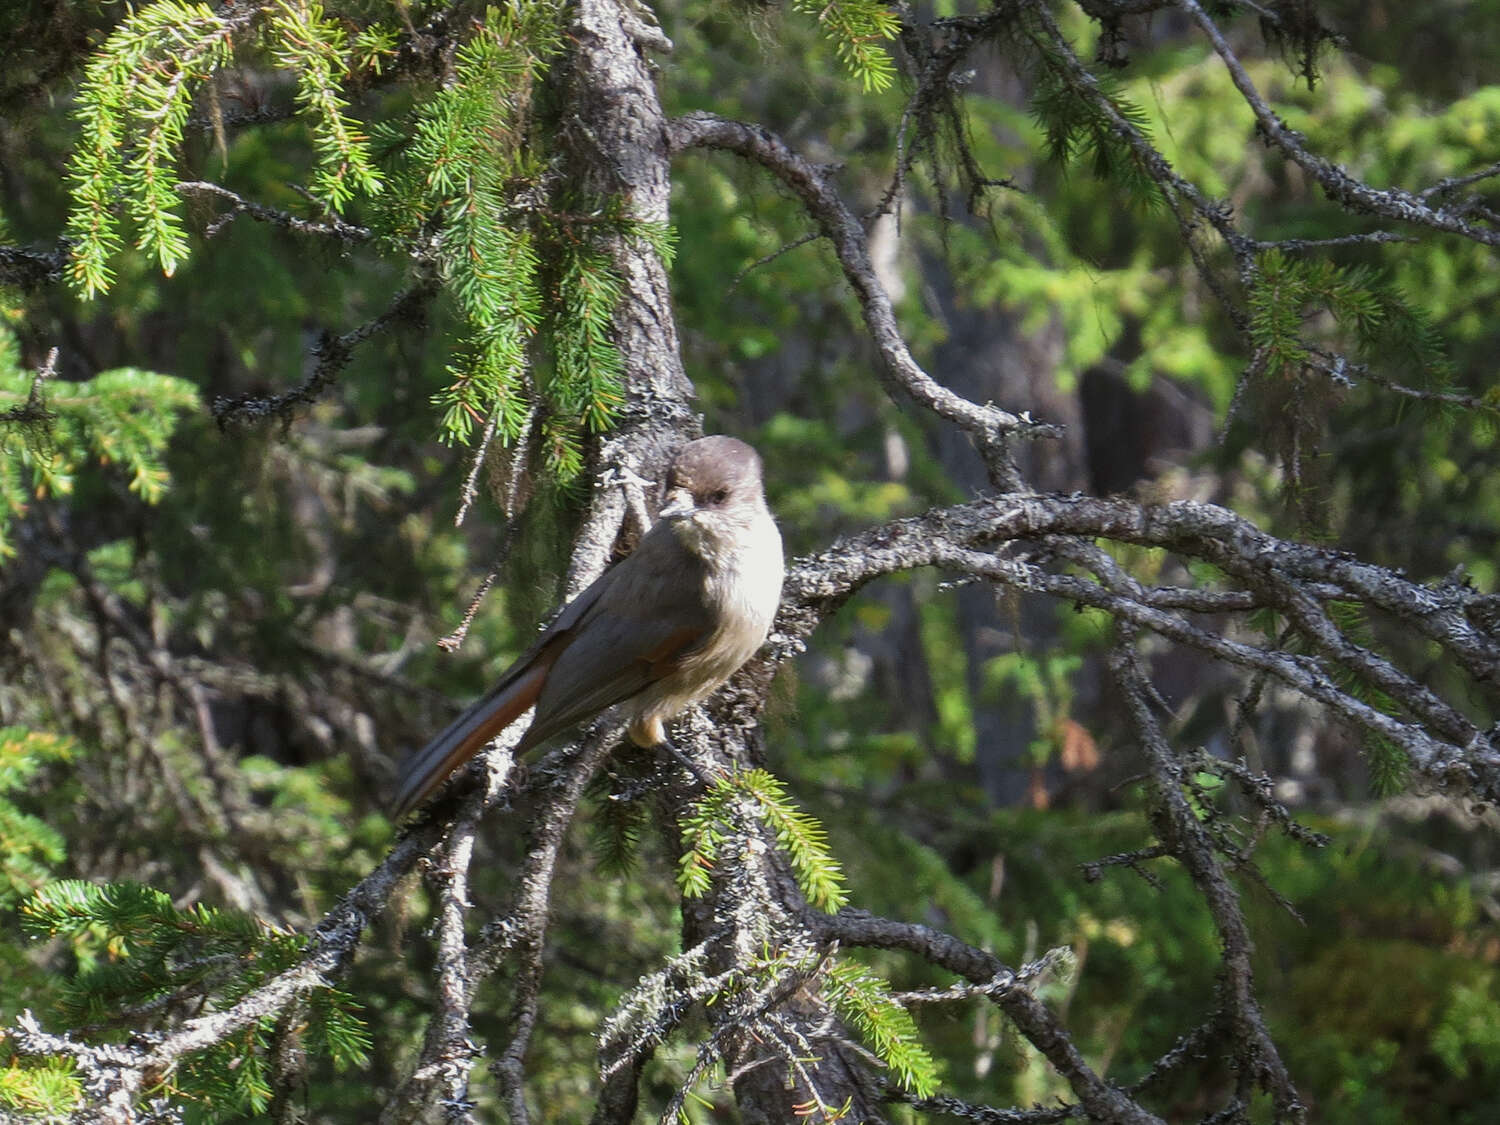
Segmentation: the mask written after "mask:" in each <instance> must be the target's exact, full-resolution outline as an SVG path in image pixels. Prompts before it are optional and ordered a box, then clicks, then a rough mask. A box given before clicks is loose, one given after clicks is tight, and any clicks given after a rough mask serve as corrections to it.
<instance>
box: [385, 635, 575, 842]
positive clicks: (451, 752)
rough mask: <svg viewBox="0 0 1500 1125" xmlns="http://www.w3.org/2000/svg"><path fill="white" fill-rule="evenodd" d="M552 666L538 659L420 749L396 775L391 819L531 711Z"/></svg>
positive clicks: (411, 807) (414, 806)
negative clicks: (396, 787)
mask: <svg viewBox="0 0 1500 1125" xmlns="http://www.w3.org/2000/svg"><path fill="white" fill-rule="evenodd" d="M551 663H552V662H551V661H550V660H545V659H539V660H535V661H533V662H532V664H531V666H530V667H528V668H526V669H525V670H524V671H522V672H521V673H520V674H519V675H517V676H515V677H513V678H512V677H507V679H506V681H505V682H504V683H503V684H502V686H500V687H499V688H497V689H496V690H495V691H493V692H491V693H490V694H489V695H487V696H485V697H484V698H483V699H481V700H479V701H478V702H477V703H475V704H474V705H473V706H471V707H470V708H469V709H468V710H467V711H465V712H464V713H463V714H462V715H460V716H459V717H458V718H457V719H455V720H453V722H452V723H450V724H449V726H448V728H447V729H446V730H445V731H443V733H442V734H440V735H438V736H437V737H436V738H434V739H433V740H432V741H431V742H429V743H428V744H427V745H426V746H425V747H423V748H422V750H421V751H419V752H418V753H417V754H416V755H414V756H413V757H412V758H411V760H410V761H408V762H407V763H406V765H405V766H404V767H402V770H401V786H400V788H399V789H398V790H397V793H396V801H395V804H394V805H393V806H392V810H391V816H392V818H393V819H396V820H399V819H400V818H401V817H403V816H405V815H406V814H407V813H409V812H411V810H412V809H414V808H416V807H417V806H418V805H420V804H421V803H422V802H423V801H425V800H426V799H427V798H428V797H429V796H431V794H432V792H433V791H434V790H435V789H437V787H438V786H439V785H441V784H442V783H443V782H444V781H446V780H447V778H448V775H449V774H451V773H452V772H453V771H454V770H456V769H458V767H459V766H461V765H463V764H464V763H465V762H467V761H468V760H469V759H470V758H472V757H473V756H474V755H475V754H476V753H478V752H479V750H480V748H481V747H483V746H484V745H485V743H487V742H489V741H490V739H492V738H494V737H495V736H496V735H497V734H499V733H500V732H501V731H502V730H504V729H505V728H506V727H508V726H510V724H511V723H513V722H515V721H516V720H517V719H518V718H520V717H521V715H522V713H524V712H525V710H526V709H527V708H528V707H530V706H532V705H533V704H534V703H535V702H536V700H537V696H538V695H540V694H541V692H542V685H543V684H544V683H546V681H547V672H548V669H549V668H550V667H551Z"/></svg>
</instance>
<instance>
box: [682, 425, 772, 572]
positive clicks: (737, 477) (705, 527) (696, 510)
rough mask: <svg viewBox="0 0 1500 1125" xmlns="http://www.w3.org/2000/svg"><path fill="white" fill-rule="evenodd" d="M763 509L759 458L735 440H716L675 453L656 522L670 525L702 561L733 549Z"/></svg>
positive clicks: (704, 440) (702, 440) (693, 443)
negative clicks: (664, 499) (713, 554)
mask: <svg viewBox="0 0 1500 1125" xmlns="http://www.w3.org/2000/svg"><path fill="white" fill-rule="evenodd" d="M765 510H766V500H765V493H764V490H763V486H762V483H761V467H760V455H759V454H758V453H756V452H755V450H753V449H751V448H750V446H748V445H746V444H745V443H744V442H742V441H740V440H739V439H738V438H732V437H723V436H715V437H706V438H699V439H698V440H697V441H690V442H688V443H687V444H686V445H684V446H683V447H682V448H681V449H679V450H678V451H677V456H676V457H674V458H673V459H672V467H671V469H669V470H668V472H667V495H666V503H665V504H664V505H663V506H662V509H661V511H660V512H659V513H658V518H659V519H662V520H666V521H669V522H670V524H671V527H672V530H673V531H674V532H676V534H677V537H678V538H679V539H680V540H681V541H682V543H683V545H684V546H686V547H688V548H689V549H691V550H693V551H694V552H696V553H698V554H702V555H705V556H706V555H708V554H709V553H717V552H718V551H721V550H732V549H734V544H735V542H736V540H737V539H738V537H739V536H740V535H741V534H742V533H743V532H744V531H746V530H748V529H749V528H750V527H751V525H752V524H754V523H755V522H756V521H757V520H758V519H760V518H762V516H763V515H764V514H765Z"/></svg>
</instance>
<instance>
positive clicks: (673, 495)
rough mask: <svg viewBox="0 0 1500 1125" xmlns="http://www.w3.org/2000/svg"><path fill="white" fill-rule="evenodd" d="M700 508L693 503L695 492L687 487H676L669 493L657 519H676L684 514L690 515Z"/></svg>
mask: <svg viewBox="0 0 1500 1125" xmlns="http://www.w3.org/2000/svg"><path fill="white" fill-rule="evenodd" d="M697 510H698V509H697V507H696V506H695V505H694V504H693V494H692V493H691V492H689V491H688V490H687V489H685V488H674V489H672V491H671V492H669V493H667V502H666V503H665V504H664V505H662V509H661V511H660V512H658V513H657V514H656V518H657V519H663V520H676V519H681V518H682V517H683V516H690V515H692V514H693V513H694V512H696V511H697Z"/></svg>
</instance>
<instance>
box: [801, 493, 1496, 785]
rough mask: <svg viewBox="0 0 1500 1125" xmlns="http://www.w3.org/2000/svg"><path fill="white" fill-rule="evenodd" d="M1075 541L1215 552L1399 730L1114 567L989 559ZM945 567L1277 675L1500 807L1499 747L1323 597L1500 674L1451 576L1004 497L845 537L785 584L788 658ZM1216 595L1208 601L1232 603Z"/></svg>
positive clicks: (1218, 523)
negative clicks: (834, 617)
mask: <svg viewBox="0 0 1500 1125" xmlns="http://www.w3.org/2000/svg"><path fill="white" fill-rule="evenodd" d="M1049 536H1052V537H1073V538H1074V539H1079V540H1082V541H1083V542H1085V543H1086V542H1087V541H1089V540H1092V539H1094V538H1107V539H1112V540H1115V541H1117V542H1122V543H1133V544H1138V545H1142V546H1152V547H1165V548H1168V549H1170V550H1173V551H1176V552H1178V553H1180V554H1184V555H1187V556H1189V557H1195V558H1202V559H1206V560H1207V561H1209V562H1212V563H1213V564H1214V565H1215V566H1217V567H1219V568H1220V569H1221V570H1223V571H1224V572H1225V573H1226V574H1227V575H1229V576H1230V577H1231V578H1232V579H1233V580H1235V581H1239V582H1243V583H1244V584H1245V586H1246V588H1247V590H1248V592H1249V593H1251V594H1252V595H1253V596H1254V599H1255V601H1256V603H1257V604H1263V605H1269V606H1272V607H1275V608H1277V609H1278V610H1280V611H1281V612H1284V613H1286V614H1287V616H1288V617H1289V618H1290V620H1291V622H1292V623H1293V624H1294V625H1295V626H1296V628H1297V630H1298V631H1299V632H1302V633H1304V634H1306V635H1307V636H1308V638H1309V639H1311V640H1312V641H1314V643H1315V644H1316V645H1317V646H1318V647H1319V648H1320V649H1322V651H1323V652H1324V653H1326V654H1327V655H1328V656H1330V657H1332V658H1333V659H1335V660H1337V661H1339V662H1340V663H1342V664H1344V665H1345V666H1347V667H1349V668H1350V669H1352V670H1354V671H1355V672H1357V673H1358V674H1359V675H1360V676H1361V677H1364V678H1365V679H1366V680H1367V681H1368V682H1369V683H1372V684H1374V685H1376V686H1379V687H1380V688H1381V689H1382V690H1384V691H1386V692H1387V693H1388V694H1390V695H1391V696H1392V698H1394V699H1396V700H1398V701H1400V704H1401V705H1402V706H1404V707H1406V708H1407V709H1408V711H1409V712H1410V713H1411V714H1412V716H1413V717H1414V718H1415V719H1416V720H1417V721H1415V722H1407V721H1402V720H1401V719H1398V718H1396V717H1393V716H1392V715H1389V714H1386V713H1385V712H1384V711H1382V710H1380V709H1378V708H1376V707H1374V706H1372V705H1371V704H1369V703H1367V702H1365V701H1364V700H1362V699H1359V698H1358V697H1357V696H1355V695H1353V694H1351V693H1350V692H1349V691H1348V690H1346V689H1345V688H1344V687H1343V686H1341V685H1340V684H1339V683H1338V681H1337V680H1336V679H1335V678H1334V677H1333V676H1332V675H1330V673H1329V672H1328V670H1326V669H1325V668H1324V667H1323V665H1322V664H1321V663H1320V662H1319V661H1317V660H1315V659H1312V658H1310V657H1307V656H1302V655H1295V654H1292V653H1288V652H1285V651H1280V650H1279V649H1277V648H1259V647H1256V646H1254V645H1249V644H1245V643H1243V642H1239V641H1234V640H1231V639H1229V638H1227V637H1225V636H1224V635H1222V633H1220V632H1218V631H1215V630H1211V629H1206V628H1203V627H1201V626H1199V625H1196V624H1194V623H1192V622H1190V621H1188V620H1187V619H1185V618H1183V617H1182V616H1180V614H1178V613H1174V612H1171V611H1170V610H1168V609H1165V608H1161V605H1162V604H1163V603H1165V602H1168V601H1171V600H1180V601H1184V602H1187V603H1188V604H1189V608H1195V607H1194V606H1193V604H1192V603H1193V602H1194V600H1195V599H1194V598H1191V597H1185V598H1181V599H1175V598H1164V597H1162V596H1161V595H1159V594H1157V593H1155V592H1152V591H1146V590H1143V589H1142V588H1141V587H1140V586H1139V584H1137V583H1135V581H1134V580H1133V579H1130V578H1129V577H1128V576H1127V575H1124V574H1123V572H1122V571H1118V570H1114V571H1111V570H1108V569H1105V568H1102V567H1101V569H1102V570H1103V573H1102V574H1101V576H1100V577H1101V581H1102V583H1103V584H1102V585H1101V584H1100V583H1098V582H1093V581H1089V580H1087V579H1085V578H1081V577H1077V576H1074V575H1069V574H1056V573H1051V572H1049V571H1046V570H1043V569H1042V568H1041V567H1039V566H1037V565H1034V564H1031V563H1024V562H1018V561H1016V560H1014V559H1004V558H1000V557H998V556H996V555H994V554H991V553H988V551H990V550H993V548H994V547H995V546H997V545H999V544H1001V543H1005V542H1010V541H1015V540H1024V541H1036V540H1042V541H1045V540H1047V539H1048V537H1049ZM931 565H944V566H948V567H950V568H952V569H955V570H958V571H959V572H961V573H966V574H974V575H979V576H982V577H985V578H988V579H990V580H993V581H999V582H1002V583H1003V584H1005V585H1009V586H1014V587H1016V588H1019V589H1026V590H1033V591H1036V592H1040V593H1046V594H1050V595H1052V596H1054V597H1060V598H1064V599H1067V600H1071V601H1077V602H1080V603H1082V604H1085V605H1091V606H1095V607H1097V608H1100V609H1103V610H1105V611H1106V612H1109V613H1111V614H1112V615H1114V616H1116V617H1117V618H1119V619H1121V620H1124V621H1128V622H1130V623H1132V624H1134V625H1136V626H1139V627H1142V628H1147V629H1150V630H1152V631H1153V632H1157V633H1160V634H1162V635H1163V636H1166V637H1168V638H1169V639H1172V640H1174V641H1177V642H1179V643H1182V644H1187V645H1190V646H1192V647H1195V648H1199V649H1202V650H1203V651H1206V652H1209V653H1211V654H1212V655H1214V656H1216V657H1218V658H1219V659H1222V660H1224V661H1226V662H1227V663H1230V664H1235V665H1239V666H1241V667H1245V668H1250V669H1253V670H1256V671H1260V672H1264V673H1267V674H1270V675H1272V676H1274V677H1276V678H1277V679H1278V680H1281V681H1282V682H1284V683H1287V684H1288V685H1290V686H1292V687H1294V688H1296V689H1297V690H1298V691H1300V692H1301V693H1302V694H1304V695H1306V696H1308V697H1309V698H1311V699H1314V700H1316V701H1317V702H1319V703H1322V704H1324V705H1326V706H1328V707H1329V708H1330V709H1331V710H1332V711H1333V712H1334V713H1335V714H1338V715H1340V716H1342V717H1344V718H1345V719H1348V720H1349V721H1351V722H1354V723H1355V724H1357V725H1359V726H1363V727H1365V728H1367V729H1370V730H1372V731H1375V732H1377V733H1379V734H1382V735H1384V736H1386V737H1389V738H1391V739H1392V740H1393V741H1395V742H1397V743H1398V744H1399V745H1401V746H1402V747H1403V748H1404V749H1405V750H1406V752H1407V754H1408V755H1409V756H1410V758H1411V760H1412V762H1413V763H1414V765H1415V766H1416V767H1417V769H1418V770H1420V771H1421V772H1423V773H1424V774H1426V775H1427V776H1428V777H1429V778H1430V779H1431V780H1433V781H1434V782H1436V783H1439V784H1452V785H1456V786H1457V787H1458V788H1459V789H1461V790H1462V791H1465V792H1469V793H1471V794H1473V795H1475V796H1478V797H1480V798H1481V799H1488V800H1495V799H1497V798H1500V747H1497V746H1496V745H1495V742H1494V739H1493V738H1492V737H1491V735H1490V734H1487V733H1485V732H1482V731H1480V730H1479V729H1478V728H1477V727H1475V726H1474V725H1473V724H1472V723H1471V722H1469V720H1468V719H1466V718H1465V717H1464V716H1463V715H1462V714H1460V713H1459V712H1458V711H1457V710H1456V709H1455V708H1453V707H1452V706H1450V705H1449V704H1447V703H1446V702H1445V701H1443V700H1442V699H1440V698H1438V697H1437V696H1436V695H1435V694H1434V693H1433V692H1432V691H1430V689H1428V688H1427V687H1425V686H1424V685H1422V684H1421V683H1419V682H1417V681H1416V680H1414V679H1412V678H1411V677H1410V676H1408V675H1406V674H1405V673H1403V672H1401V671H1400V670H1399V669H1397V668H1396V667H1395V666H1394V665H1393V664H1391V663H1390V661H1389V660H1387V659H1386V658H1384V657H1383V656H1380V655H1379V654H1377V653H1375V652H1372V651H1370V650H1368V649H1366V648H1364V647H1362V646H1360V645H1357V644H1355V643H1354V642H1352V641H1350V640H1349V639H1348V638H1347V637H1346V636H1345V635H1344V634H1343V633H1342V631H1340V630H1339V629H1338V628H1337V627H1336V626H1335V625H1334V624H1333V622H1332V620H1331V618H1330V617H1329V616H1328V613H1327V611H1326V610H1325V609H1324V608H1323V606H1322V604H1321V599H1325V598H1329V597H1333V598H1337V599H1340V600H1348V601H1356V602H1361V603H1364V604H1366V605H1368V606H1371V607H1374V608H1377V609H1379V610H1381V611H1382V612H1385V613H1388V614H1390V615H1392V616H1393V617H1395V618H1397V619H1398V620H1400V621H1402V622H1403V623H1404V624H1406V625H1407V626H1409V627H1410V628H1412V629H1413V630H1415V631H1416V632H1417V633H1419V634H1420V635H1422V636H1425V637H1427V638H1429V639H1431V640H1433V641H1435V642H1437V643H1438V644H1439V645H1441V646H1442V647H1443V649H1444V650H1445V651H1446V652H1447V653H1448V654H1449V655H1450V656H1451V657H1452V658H1453V659H1454V660H1455V661H1456V662H1457V663H1458V664H1459V665H1461V666H1462V667H1463V668H1464V669H1465V671H1466V672H1468V673H1469V674H1470V675H1471V676H1473V677H1474V679H1475V680H1476V681H1477V682H1478V683H1480V684H1483V685H1489V686H1494V685H1495V684H1496V683H1497V680H1500V638H1497V637H1496V636H1495V635H1492V634H1491V633H1489V632H1487V631H1486V630H1485V629H1484V628H1481V627H1480V626H1478V625H1476V624H1475V622H1474V621H1473V620H1471V618H1473V617H1479V616H1480V614H1478V613H1477V612H1476V610H1477V609H1479V608H1480V603H1481V602H1483V601H1484V600H1485V599H1484V598H1483V596H1482V595H1480V594H1479V593H1478V592H1477V591H1474V590H1472V589H1468V588H1467V587H1464V586H1461V585H1458V584H1456V583H1445V584H1443V585H1440V586H1437V587H1429V586H1421V585H1418V584H1416V583H1413V582H1410V581H1409V580H1407V579H1405V578H1403V577H1401V576H1400V575H1397V574H1395V573H1393V572H1391V571H1388V570H1385V569H1384V568H1381V567H1378V566H1374V565H1372V564H1369V563H1364V562H1361V561H1359V560H1357V559H1354V558H1353V557H1351V556H1349V555H1346V554H1343V553H1340V552H1337V551H1330V550H1326V549H1323V548H1319V547H1311V546H1307V545H1305V544H1299V543H1292V542H1288V541H1285V540H1279V539H1276V538H1275V537H1273V536H1270V535H1267V534H1266V533H1264V532H1262V531H1260V530H1259V529H1258V528H1256V527H1255V526H1254V525H1253V524H1251V523H1250V522H1249V521H1247V520H1244V519H1242V518H1241V517H1239V516H1238V515H1236V514H1235V513H1233V512H1230V511H1228V510H1227V509H1224V508H1220V507H1217V506H1215V505H1210V504H1197V503H1191V502H1185V501H1184V502H1179V503H1174V504H1169V505H1164V506H1160V507H1152V506H1143V505H1138V504H1135V503H1132V502H1130V501H1126V500H1098V499H1092V498H1087V497H1077V496H1039V495H1035V494H1031V495H1008V496H1000V497H996V498H994V499H992V500H985V501H977V502H975V503H972V504H965V505H957V506H955V507H952V508H944V509H937V510H935V511H932V512H929V513H927V514H926V515H924V516H919V517H913V518H911V519H908V520H898V521H894V522H892V523H889V524H885V525H883V526H881V527H880V528H877V529H873V530H872V531H870V532H866V533H863V534H861V535H857V536H852V537H849V538H847V539H845V540H841V541H840V542H838V543H836V544H835V545H834V546H833V547H832V548H830V550H828V551H826V552H824V553H822V554H820V555H818V556H815V557H814V558H812V559H808V560H804V561H803V562H801V563H799V564H798V565H796V566H795V567H794V568H793V569H792V570H791V572H790V573H789V575H788V580H787V584H786V592H785V598H784V601H783V607H782V614H781V617H780V618H779V621H778V633H777V634H776V638H777V641H778V648H777V654H778V655H777V658H778V659H784V658H785V656H786V655H788V654H789V653H790V652H791V651H793V650H795V649H796V648H797V647H798V646H799V645H800V643H801V639H802V638H803V637H805V636H807V635H808V634H810V633H811V632H812V630H813V629H814V628H815V627H816V626H817V624H818V623H819V622H820V621H821V620H822V618H823V617H824V616H826V615H827V614H828V613H830V612H832V611H833V609H835V608H837V606H838V605H840V604H842V602H843V601H844V600H846V599H847V598H848V597H849V596H850V595H851V594H852V593H853V592H854V591H855V590H857V589H858V588H859V587H860V586H862V585H864V584H865V583H867V582H869V581H871V580H873V579H874V578H877V577H879V576H881V575H884V574H890V573H894V572H896V571H900V570H908V569H912V568H914V567H919V566H931ZM1216 601H1217V599H1209V600H1208V601H1206V602H1199V603H1198V604H1199V605H1203V606H1213V607H1214V608H1217V609H1223V608H1228V607H1229V605H1231V604H1232V602H1229V601H1220V602H1218V604H1217V605H1215V602H1216Z"/></svg>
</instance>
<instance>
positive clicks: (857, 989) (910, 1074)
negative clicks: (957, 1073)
mask: <svg viewBox="0 0 1500 1125" xmlns="http://www.w3.org/2000/svg"><path fill="white" fill-rule="evenodd" d="M822 987H823V995H824V996H826V997H827V998H828V999H829V1000H830V1001H832V1003H833V1007H834V1010H835V1011H837V1012H838V1014H839V1016H840V1018H841V1019H843V1020H844V1021H845V1022H847V1023H848V1024H850V1025H851V1026H852V1027H854V1029H855V1030H856V1031H858V1032H859V1034H860V1036H861V1037H862V1038H863V1039H864V1040H865V1042H866V1043H868V1044H869V1046H870V1049H871V1050H872V1051H874V1052H875V1055H876V1057H878V1058H879V1059H880V1060H881V1061H882V1062H884V1063H885V1064H886V1066H888V1067H890V1068H891V1070H892V1071H893V1072H895V1075H896V1081H897V1082H898V1083H899V1084H900V1085H901V1086H902V1087H904V1088H905V1089H907V1090H910V1091H911V1092H912V1093H913V1094H915V1095H916V1096H917V1097H919V1098H925V1097H927V1096H928V1095H930V1094H932V1093H933V1092H935V1091H936V1089H937V1085H938V1067H937V1064H936V1063H935V1062H934V1061H933V1058H932V1055H931V1054H930V1053H928V1050H927V1048H926V1047H924V1046H923V1045H922V1040H921V1038H920V1036H919V1035H918V1032H917V1025H916V1024H915V1023H913V1022H912V1018H911V1013H910V1012H908V1011H907V1010H906V1009H905V1008H904V1007H903V1006H902V1005H901V1004H900V1003H899V1002H898V1001H897V1000H896V999H895V998H894V997H893V996H892V995H891V992H890V986H889V985H888V984H887V983H886V982H885V981H884V980H882V979H881V978H880V977H879V976H877V975H875V974H874V973H872V972H870V970H869V969H867V968H865V967H864V966H863V965H858V964H855V963H854V962H852V961H844V962H840V963H838V964H835V965H832V966H831V967H829V969H828V970H827V972H826V973H825V974H824V976H823V980H822Z"/></svg>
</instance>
